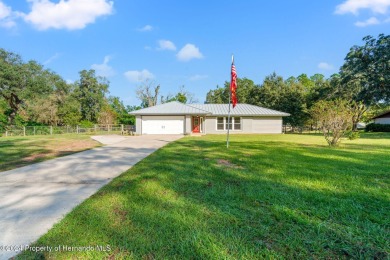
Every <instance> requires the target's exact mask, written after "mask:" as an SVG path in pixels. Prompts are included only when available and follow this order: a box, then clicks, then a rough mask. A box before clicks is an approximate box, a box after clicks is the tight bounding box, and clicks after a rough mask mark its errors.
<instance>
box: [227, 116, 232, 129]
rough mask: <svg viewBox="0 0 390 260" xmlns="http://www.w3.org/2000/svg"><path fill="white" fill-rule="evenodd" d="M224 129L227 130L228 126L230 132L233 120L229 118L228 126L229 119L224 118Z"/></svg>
mask: <svg viewBox="0 0 390 260" xmlns="http://www.w3.org/2000/svg"><path fill="white" fill-rule="evenodd" d="M225 123H226V125H225V129H226V130H227V129H228V125H229V129H230V130H232V125H233V124H232V123H233V118H232V117H231V118H230V124H229V118H227V117H225Z"/></svg>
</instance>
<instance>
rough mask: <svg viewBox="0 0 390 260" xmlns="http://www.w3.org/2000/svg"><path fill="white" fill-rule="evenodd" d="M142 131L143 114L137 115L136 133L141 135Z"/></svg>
mask: <svg viewBox="0 0 390 260" xmlns="http://www.w3.org/2000/svg"><path fill="white" fill-rule="evenodd" d="M141 133H142V116H135V134H136V135H141Z"/></svg>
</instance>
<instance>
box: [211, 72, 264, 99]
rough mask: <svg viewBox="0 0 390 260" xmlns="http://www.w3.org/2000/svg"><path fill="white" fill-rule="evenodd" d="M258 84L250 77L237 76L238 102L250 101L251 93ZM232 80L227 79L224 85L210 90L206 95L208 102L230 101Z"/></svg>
mask: <svg viewBox="0 0 390 260" xmlns="http://www.w3.org/2000/svg"><path fill="white" fill-rule="evenodd" d="M256 87H257V86H256V85H255V83H254V82H253V81H252V80H250V79H248V78H237V92H236V95H237V100H238V103H244V104H245V103H250V102H251V100H252V99H251V93H252V91H253V89H254V88H256ZM229 92H230V82H229V81H225V83H224V87H223V88H220V87H219V86H217V88H216V89H214V90H210V91H209V92H208V93H207V96H206V103H209V104H228V103H229Z"/></svg>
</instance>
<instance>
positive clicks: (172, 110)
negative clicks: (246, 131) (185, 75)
mask: <svg viewBox="0 0 390 260" xmlns="http://www.w3.org/2000/svg"><path fill="white" fill-rule="evenodd" d="M228 112H229V104H182V103H180V102H177V101H173V102H169V103H165V104H162V105H157V106H154V107H148V108H144V109H141V110H137V111H133V112H130V114H132V115H213V116H227V115H228ZM230 114H231V115H232V116H289V115H290V114H288V113H284V112H280V111H276V110H272V109H268V108H264V107H259V106H254V105H248V104H237V105H236V107H235V108H234V109H233V106H231V109H230Z"/></svg>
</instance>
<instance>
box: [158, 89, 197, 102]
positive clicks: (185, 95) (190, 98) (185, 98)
mask: <svg viewBox="0 0 390 260" xmlns="http://www.w3.org/2000/svg"><path fill="white" fill-rule="evenodd" d="M172 101H178V102H180V103H183V104H192V103H195V102H197V100H196V99H195V97H194V94H192V93H191V92H189V91H187V90H186V89H185V87H184V86H181V87H180V89H179V92H178V93H177V94H176V95H174V96H172V95H168V96H166V97H164V96H161V103H168V102H172Z"/></svg>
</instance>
